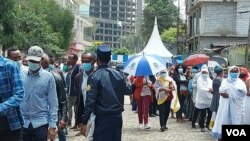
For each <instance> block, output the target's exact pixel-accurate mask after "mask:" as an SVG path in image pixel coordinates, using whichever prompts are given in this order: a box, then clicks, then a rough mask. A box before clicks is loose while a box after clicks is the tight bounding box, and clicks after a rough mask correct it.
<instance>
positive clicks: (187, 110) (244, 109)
mask: <svg viewBox="0 0 250 141" xmlns="http://www.w3.org/2000/svg"><path fill="white" fill-rule="evenodd" d="M214 74H215V75H214ZM129 80H130V83H131V85H132V88H133V87H134V89H132V90H133V99H134V101H135V102H136V103H135V104H134V103H133V100H132V102H131V104H132V110H135V108H134V107H135V106H134V105H137V110H136V112H137V114H138V119H139V128H141V129H146V130H149V129H150V124H149V123H148V116H151V117H154V116H152V114H151V113H159V121H160V126H159V127H160V131H162V132H164V131H165V130H166V129H168V127H167V121H168V118H169V117H171V118H176V122H177V123H180V124H181V123H184V122H189V121H190V122H191V128H197V124H198V127H199V128H200V131H201V132H209V133H210V134H211V136H212V137H213V138H215V139H218V140H221V136H222V131H221V130H222V125H225V124H227V125H234V124H237V125H239V124H242V125H244V124H248V125H249V124H250V117H249V113H250V106H249V102H250V101H249V99H250V92H249V87H250V78H249V72H248V70H247V68H245V67H242V66H241V67H237V66H229V67H225V65H223V64H222V65H217V66H215V67H213V68H209V67H208V66H207V65H206V64H203V65H202V66H201V67H200V68H199V67H198V66H184V65H182V64H177V65H175V66H172V67H170V68H169V69H167V70H164V71H161V72H159V73H158V74H156V75H155V76H129ZM146 88H147V89H146ZM174 93H177V97H178V101H179V104H180V108H179V110H178V111H177V112H176V113H175V114H174V111H173V107H172V106H171V103H173V102H174V100H173V95H174ZM155 104H156V105H157V108H156V109H154V110H153V111H152V110H151V109H153V108H151V106H152V105H155ZM170 113H171V116H170ZM156 115H158V114H156ZM174 116H176V117H174Z"/></svg>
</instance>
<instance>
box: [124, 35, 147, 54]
mask: <svg viewBox="0 0 250 141" xmlns="http://www.w3.org/2000/svg"><path fill="white" fill-rule="evenodd" d="M121 42H122V46H123V47H125V48H127V49H128V50H130V52H131V53H136V52H138V51H141V50H142V49H143V47H144V43H143V39H142V37H141V36H140V35H139V34H134V35H129V36H124V37H122V38H121Z"/></svg>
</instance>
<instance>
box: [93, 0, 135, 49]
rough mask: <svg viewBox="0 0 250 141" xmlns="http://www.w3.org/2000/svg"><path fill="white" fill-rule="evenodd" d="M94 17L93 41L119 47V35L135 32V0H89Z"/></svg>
mask: <svg viewBox="0 0 250 141" xmlns="http://www.w3.org/2000/svg"><path fill="white" fill-rule="evenodd" d="M89 11H90V16H91V17H93V18H95V22H96V23H95V25H96V29H97V30H96V33H95V35H94V37H93V39H94V41H101V42H103V43H105V44H109V45H110V46H111V47H114V48H116V47H121V46H122V45H121V37H123V36H127V35H130V34H133V33H135V20H136V19H135V17H136V0H90V10H89Z"/></svg>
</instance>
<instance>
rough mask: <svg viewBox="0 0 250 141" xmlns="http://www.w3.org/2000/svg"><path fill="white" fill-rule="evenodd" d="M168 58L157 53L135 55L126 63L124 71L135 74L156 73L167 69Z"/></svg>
mask: <svg viewBox="0 0 250 141" xmlns="http://www.w3.org/2000/svg"><path fill="white" fill-rule="evenodd" d="M166 63H167V60H165V59H163V58H162V57H160V56H158V55H155V54H142V55H135V56H133V57H131V58H129V60H128V61H127V62H126V63H125V65H124V69H123V72H125V73H128V74H130V75H133V76H145V75H154V74H156V73H158V72H160V71H162V70H164V69H166Z"/></svg>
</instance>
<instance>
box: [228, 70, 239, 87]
mask: <svg viewBox="0 0 250 141" xmlns="http://www.w3.org/2000/svg"><path fill="white" fill-rule="evenodd" d="M235 68H237V69H238V70H239V71H240V69H239V67H237V66H231V67H229V70H228V77H227V81H228V82H229V83H234V82H236V81H237V79H238V77H239V75H240V72H238V77H237V78H232V77H231V75H230V74H231V70H233V69H235Z"/></svg>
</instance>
